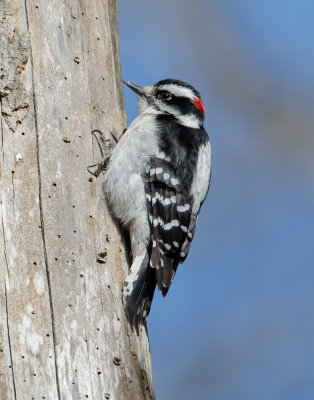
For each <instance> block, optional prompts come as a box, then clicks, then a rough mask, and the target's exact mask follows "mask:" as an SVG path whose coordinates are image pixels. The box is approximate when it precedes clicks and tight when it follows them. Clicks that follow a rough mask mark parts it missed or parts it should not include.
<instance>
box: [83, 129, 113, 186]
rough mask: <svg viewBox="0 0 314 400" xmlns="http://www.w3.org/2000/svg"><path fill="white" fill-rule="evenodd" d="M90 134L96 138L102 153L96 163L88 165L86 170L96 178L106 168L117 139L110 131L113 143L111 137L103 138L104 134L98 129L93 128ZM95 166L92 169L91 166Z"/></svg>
mask: <svg viewBox="0 0 314 400" xmlns="http://www.w3.org/2000/svg"><path fill="white" fill-rule="evenodd" d="M96 133H98V136H97V135H96ZM92 134H93V135H94V136H95V138H96V140H97V143H98V146H99V148H100V152H101V155H102V159H101V160H100V161H99V162H98V163H96V164H93V165H89V166H88V167H87V171H88V172H89V173H90V174H91V175H93V176H95V177H96V178H98V176H99V175H100V174H101V173H102V172H103V171H105V170H106V168H107V165H108V162H109V160H110V157H111V154H112V150H113V147H114V144H115V143H117V139H116V137H115V135H114V134H113V133H112V132H110V134H111V136H112V137H113V139H114V141H115V143H114V142H113V141H112V140H111V139H105V137H104V134H103V133H102V132H101V131H100V130H99V129H94V130H93V131H92ZM95 167H96V169H95V170H93V168H95Z"/></svg>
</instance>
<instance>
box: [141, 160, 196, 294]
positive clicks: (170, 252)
mask: <svg viewBox="0 0 314 400" xmlns="http://www.w3.org/2000/svg"><path fill="white" fill-rule="evenodd" d="M146 197H147V206H148V212H149V221H150V227H151V240H152V249H151V256H150V266H151V267H153V268H155V269H156V280H157V285H158V289H159V290H161V291H162V293H163V295H164V296H165V295H166V294H167V292H168V290H169V287H170V285H171V282H172V280H173V278H174V275H175V272H176V270H177V267H178V264H179V263H181V262H183V261H184V260H185V258H186V256H187V254H188V251H189V249H190V245H191V241H192V238H193V235H194V232H195V227H196V217H192V213H191V208H192V201H191V200H192V198H191V195H190V194H189V193H188V192H187V191H186V190H184V189H183V188H182V184H181V182H180V181H179V178H178V176H177V174H176V172H175V169H174V167H173V165H172V164H171V162H170V159H169V157H167V156H166V155H165V153H163V152H162V153H160V154H159V155H158V156H157V157H155V158H153V159H152V160H151V163H150V170H149V176H148V184H147V189H146Z"/></svg>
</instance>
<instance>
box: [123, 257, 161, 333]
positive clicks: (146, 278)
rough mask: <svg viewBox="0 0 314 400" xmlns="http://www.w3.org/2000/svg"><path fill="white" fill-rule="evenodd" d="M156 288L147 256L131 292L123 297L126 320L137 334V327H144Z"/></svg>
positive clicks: (154, 277)
mask: <svg viewBox="0 0 314 400" xmlns="http://www.w3.org/2000/svg"><path fill="white" fill-rule="evenodd" d="M155 287H156V271H155V269H154V268H151V267H150V266H149V259H148V255H147V257H145V258H144V260H143V262H142V265H141V268H140V271H139V274H138V277H137V279H136V281H135V282H134V283H133V290H132V292H131V293H130V294H128V295H126V297H125V302H126V304H125V310H126V314H127V317H128V320H129V322H130V324H131V326H132V328H133V327H135V329H136V332H137V334H138V333H139V325H140V324H142V325H145V319H146V317H147V316H148V314H149V311H150V307H151V304H152V301H153V297H154V292H155Z"/></svg>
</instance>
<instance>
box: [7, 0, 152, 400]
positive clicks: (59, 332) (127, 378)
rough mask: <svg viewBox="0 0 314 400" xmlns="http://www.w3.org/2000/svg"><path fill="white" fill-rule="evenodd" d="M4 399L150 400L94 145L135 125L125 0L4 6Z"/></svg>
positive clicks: (43, 0) (146, 354)
mask: <svg viewBox="0 0 314 400" xmlns="http://www.w3.org/2000/svg"><path fill="white" fill-rule="evenodd" d="M0 21H1V22H0V23H1V26H0V67H1V71H0V99H1V126H0V128H1V129H0V132H1V142H0V143H1V159H0V163H1V207H0V214H1V216H0V218H1V227H0V235H1V238H0V268H1V269H0V399H3V400H4V399H5V400H7V399H8V400H11V399H18V400H20V399H28V400H31V399H34V400H37V399H51V400H56V399H58V400H61V399H62V400H69V399H77V400H83V399H94V400H101V399H116V400H123V399H134V400H138V399H154V398H155V396H154V389H153V383H152V371H151V361H150V351H149V344H148V338H147V335H146V332H145V330H144V329H143V330H141V332H140V335H139V337H138V336H137V335H136V332H132V331H131V330H130V327H129V325H128V323H127V321H126V318H125V314H124V311H123V305H122V299H121V288H122V284H123V281H124V279H125V276H126V274H127V271H128V266H127V262H126V258H125V252H124V247H123V244H122V242H121V239H120V234H119V232H118V230H117V228H116V226H115V225H114V223H113V222H112V220H111V218H110V216H109V214H108V211H107V209H106V205H105V202H104V195H103V193H102V188H101V178H98V180H96V179H95V178H91V176H90V175H89V174H88V172H87V170H86V167H87V165H89V164H93V163H94V162H95V161H97V160H99V159H100V157H101V156H100V152H99V149H98V146H97V144H96V143H95V141H94V142H93V140H92V136H91V130H92V129H95V128H97V129H101V130H102V131H104V132H105V133H107V135H108V136H107V137H108V138H110V134H109V130H112V129H113V128H114V129H115V130H116V131H118V132H120V133H121V132H122V131H123V129H124V128H125V125H126V119H125V111H124V101H123V94H122V87H121V72H120V56H119V42H118V23H117V6H116V1H115V0H107V1H105V0H81V1H76V0H75V1H72V0H53V1H47V0H36V1H30V0H26V1H25V2H24V1H21V0H11V1H9V0H2V1H1V3H0Z"/></svg>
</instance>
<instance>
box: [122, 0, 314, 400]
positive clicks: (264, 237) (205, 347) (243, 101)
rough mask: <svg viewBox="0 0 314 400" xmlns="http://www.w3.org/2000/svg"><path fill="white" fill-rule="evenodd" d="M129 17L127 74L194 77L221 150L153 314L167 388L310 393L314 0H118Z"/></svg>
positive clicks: (208, 394)
mask: <svg viewBox="0 0 314 400" xmlns="http://www.w3.org/2000/svg"><path fill="white" fill-rule="evenodd" d="M119 23H120V50H121V61H122V75H123V78H124V79H127V80H129V81H131V82H134V83H136V84H139V85H152V84H154V83H156V82H157V81H159V80H161V79H164V78H177V79H182V80H185V81H187V82H189V83H191V84H193V85H194V86H195V87H196V88H197V89H198V90H199V91H200V92H201V94H202V97H203V100H204V103H205V107H206V129H207V131H208V133H209V136H210V139H211V143H212V151H213V176H212V183H211V188H210V191H209V195H208V198H207V200H206V202H205V204H204V206H203V209H202V212H201V218H200V222H199V225H198V230H197V233H196V236H195V239H194V242H193V245H192V248H191V251H190V254H189V256H188V258H187V260H186V262H185V263H184V264H183V265H182V266H180V268H179V270H178V273H177V275H176V278H175V280H174V283H173V286H172V288H171V290H170V292H169V294H168V295H167V297H166V298H165V299H163V298H162V297H161V295H160V293H157V294H156V296H155V299H154V303H153V306H152V311H151V314H150V316H149V319H148V328H149V336H150V344H151V352H152V362H153V372H154V380H155V388H156V394H157V398H158V399H159V400H176V399H180V400H186V399H197V400H207V399H215V400H246V399H248V400H290V399H291V400H295V399H298V400H313V396H314V340H313V338H314V290H313V287H314V185H313V173H314V157H313V153H314V112H313V106H314V3H313V2H312V1H306V0H303V1H299V2H297V1H289V0H285V1H284V0H276V1H270V0H264V1H256V0H250V1H249V0H237V1H235V0H233V1H232V0H212V1H206V0H203V1H202V0H195V1H193V2H191V1H187V0H180V1H179V0H173V1H172V2H166V1H164V0H160V1H159V2H147V1H143V0H141V1H140V0H134V1H133V2H127V1H126V0H120V1H119ZM125 100H126V110H127V116H128V122H129V123H130V121H132V119H133V118H134V117H135V116H136V115H137V103H136V98H135V95H134V93H132V92H131V91H130V90H128V89H127V88H126V89H125Z"/></svg>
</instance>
